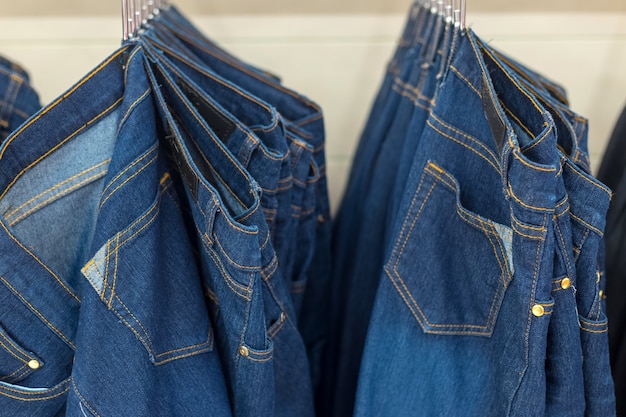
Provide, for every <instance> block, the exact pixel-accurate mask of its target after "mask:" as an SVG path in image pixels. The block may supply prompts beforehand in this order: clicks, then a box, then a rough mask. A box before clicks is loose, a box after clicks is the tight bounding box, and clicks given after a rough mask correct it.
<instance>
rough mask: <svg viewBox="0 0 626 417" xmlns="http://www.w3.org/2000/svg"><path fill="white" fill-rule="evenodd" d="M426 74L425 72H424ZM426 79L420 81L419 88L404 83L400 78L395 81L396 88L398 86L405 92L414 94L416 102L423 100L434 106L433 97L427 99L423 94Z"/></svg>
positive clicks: (421, 78) (422, 78)
mask: <svg viewBox="0 0 626 417" xmlns="http://www.w3.org/2000/svg"><path fill="white" fill-rule="evenodd" d="M422 72H424V71H422ZM425 80H426V77H420V80H419V85H417V86H415V87H414V86H412V85H410V84H407V83H405V82H404V81H402V80H401V79H400V78H399V77H396V78H395V79H394V83H395V84H394V85H393V86H394V87H395V86H396V85H397V86H398V87H399V88H401V89H402V90H403V91H407V92H411V93H413V95H414V96H415V100H422V101H424V102H426V104H429V105H432V104H433V98H432V97H427V96H425V95H424V94H423V87H424V83H425Z"/></svg>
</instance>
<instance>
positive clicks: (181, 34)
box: [154, 21, 331, 385]
mask: <svg viewBox="0 0 626 417" xmlns="http://www.w3.org/2000/svg"><path fill="white" fill-rule="evenodd" d="M154 25H155V27H158V28H159V30H162V31H166V30H167V28H168V25H169V27H170V31H171V34H172V35H174V36H175V37H176V38H177V39H179V40H180V42H182V43H183V44H184V46H185V48H186V50H187V51H188V52H189V51H190V52H191V54H193V56H195V57H196V59H198V60H199V61H200V62H203V63H204V64H205V65H207V66H208V68H210V69H211V70H212V71H214V72H215V73H217V74H219V75H220V76H222V77H224V78H226V79H228V80H229V81H231V82H232V83H233V84H236V85H237V86H239V87H240V88H241V89H243V90H245V91H247V92H248V93H250V94H253V95H254V96H256V97H258V98H260V99H262V100H264V101H266V102H267V103H269V104H271V105H273V106H275V107H276V109H277V110H278V112H279V113H280V114H281V115H282V116H283V117H284V118H285V128H286V130H287V131H288V132H289V133H291V134H292V135H294V136H295V137H297V138H299V139H301V140H302V141H304V142H306V143H308V145H310V146H311V148H312V151H313V158H312V161H313V162H314V163H313V164H311V171H310V174H309V175H307V178H309V179H308V180H307V184H308V186H310V187H313V189H314V194H315V212H314V213H311V216H312V217H314V218H315V219H316V221H315V222H316V226H315V246H314V249H313V255H311V256H309V255H308V254H307V252H304V253H301V252H300V250H299V248H298V250H297V253H296V254H295V255H294V256H296V259H299V261H297V260H294V262H295V264H294V265H296V266H299V267H300V268H303V269H304V268H307V269H308V270H301V271H295V272H294V273H293V274H291V275H292V276H293V277H296V280H295V281H294V283H293V284H294V285H293V286H292V289H293V290H294V292H295V293H296V294H295V295H294V298H296V299H301V301H298V300H297V302H298V303H300V302H301V303H302V307H301V311H300V312H299V314H298V319H299V320H298V321H299V328H300V331H301V333H302V336H303V338H304V341H305V344H306V346H307V350H308V351H309V357H310V361H311V370H312V373H313V375H314V376H313V379H314V385H317V384H318V377H317V375H318V373H319V371H318V370H319V367H320V365H319V363H320V356H321V352H322V349H323V347H324V344H325V341H326V335H327V332H328V330H327V327H328V325H329V323H330V320H331V318H330V309H324V310H323V311H322V312H320V309H319V306H320V305H325V304H326V303H327V294H328V292H329V287H330V264H331V257H330V253H331V250H330V238H331V229H330V227H331V224H330V207H329V201H328V190H327V179H326V160H325V159H326V158H325V144H324V142H325V136H324V122H323V116H322V112H321V109H320V107H319V106H318V105H317V104H315V103H314V102H312V101H311V100H309V99H308V98H306V97H304V96H302V95H300V94H298V93H296V92H294V91H292V90H289V89H287V88H285V87H283V86H282V85H280V84H278V83H277V82H276V80H275V79H273V78H272V77H267V76H265V75H263V74H260V73H259V72H258V71H255V70H251V69H250V68H249V67H248V66H247V65H243V64H242V63H241V62H239V61H237V60H234V59H230V58H227V57H225V56H224V54H222V53H220V52H219V51H216V50H215V48H214V47H213V46H212V45H211V44H210V43H208V42H207V40H206V38H204V37H203V36H201V35H200V34H199V33H196V32H194V31H189V30H187V31H180V30H172V29H173V28H175V27H177V26H176V25H171V22H166V21H163V22H160V23H159V22H155V23H154ZM186 53H187V52H186ZM289 137H290V135H287V138H288V139H289ZM311 178H316V179H315V180H311ZM295 180H297V179H295ZM285 200H286V201H289V198H287V199H285ZM283 207H284V206H283ZM294 211H295V212H296V213H297V211H298V210H294ZM292 214H293V213H289V216H288V217H286V218H287V220H285V221H288V222H295V224H296V226H297V227H299V228H302V231H301V233H302V234H303V235H308V234H309V232H308V230H309V228H310V225H311V224H312V221H310V220H305V221H295V220H291V219H290V218H291V217H292ZM281 215H282V216H283V219H284V218H285V213H283V214H281ZM296 216H297V215H296ZM301 220H302V219H301ZM286 229H287V230H290V226H287V227H286ZM299 233H300V232H299ZM276 241H277V242H278V241H282V242H286V241H287V240H284V239H280V238H279V237H277V238H276ZM305 250H306V249H305ZM277 251H278V252H279V253H282V252H284V250H281V249H280V247H278V244H277ZM309 258H310V262H309V261H308V259H309ZM288 265H289V263H288ZM303 287H305V288H306V290H305V292H304V294H300V293H301V292H302V288H303Z"/></svg>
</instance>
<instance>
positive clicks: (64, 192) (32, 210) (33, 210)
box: [7, 171, 106, 227]
mask: <svg viewBox="0 0 626 417" xmlns="http://www.w3.org/2000/svg"><path fill="white" fill-rule="evenodd" d="M105 175H106V171H102V172H99V173H97V174H95V175H92V176H91V177H88V178H85V179H83V180H82V181H81V182H79V183H76V184H74V185H72V186H71V187H68V188H65V189H63V190H62V191H61V192H60V193H58V194H56V195H53V196H50V197H49V198H48V199H46V200H44V201H42V202H40V203H38V204H37V205H36V206H34V207H31V208H30V209H29V210H27V211H25V212H24V213H22V214H20V215H19V216H18V217H16V218H15V219H13V220H11V222H10V223H9V226H11V227H13V226H15V225H16V224H18V223H19V222H21V221H22V220H24V219H26V218H27V217H28V216H30V215H31V214H33V213H36V212H37V211H38V210H40V209H41V208H43V207H45V206H47V205H48V204H50V203H52V202H54V201H57V200H59V199H60V198H63V197H65V196H66V195H68V194H70V193H72V192H74V191H76V190H78V189H80V188H82V187H83V186H84V185H87V184H90V183H92V182H94V181H96V180H98V179H100V178H102V177H104V176H105ZM57 185H59V184H57ZM48 191H50V190H46V192H48ZM7 220H8V219H7Z"/></svg>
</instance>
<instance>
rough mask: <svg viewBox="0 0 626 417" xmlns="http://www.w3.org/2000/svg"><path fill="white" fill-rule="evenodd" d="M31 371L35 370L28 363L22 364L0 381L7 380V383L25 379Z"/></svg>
mask: <svg viewBox="0 0 626 417" xmlns="http://www.w3.org/2000/svg"><path fill="white" fill-rule="evenodd" d="M31 372H33V370H32V369H30V367H29V366H28V364H24V365H22V366H20V367H19V368H17V370H15V371H14V372H12V373H11V374H10V375H7V376H5V377H3V378H1V379H0V381H3V382H6V383H7V384H11V383H14V382H17V381H20V380H22V379H24V378H25V377H26V375H28V374H29V373H31Z"/></svg>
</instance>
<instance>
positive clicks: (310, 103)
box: [178, 33, 320, 111]
mask: <svg viewBox="0 0 626 417" xmlns="http://www.w3.org/2000/svg"><path fill="white" fill-rule="evenodd" d="M178 36H180V37H181V38H183V39H185V40H186V41H188V42H189V43H190V44H192V45H194V46H196V47H197V48H198V49H200V50H202V51H203V52H205V53H207V54H209V55H212V56H213V57H215V58H217V59H219V60H220V61H222V62H226V60H225V59H224V57H222V56H220V55H218V54H216V53H215V52H213V51H211V50H209V49H208V48H205V47H204V46H203V45H201V44H200V43H198V42H196V41H195V40H194V39H192V38H191V37H189V36H187V35H186V34H183V33H179V34H178ZM227 61H228V64H230V65H232V66H233V67H235V68H237V69H239V70H240V71H242V72H244V73H246V74H248V75H249V76H251V77H253V78H256V79H257V80H258V81H260V82H262V83H264V84H266V85H268V86H270V87H272V88H274V89H276V90H279V91H281V92H283V93H285V94H287V95H290V96H291V97H293V98H295V99H296V100H297V101H299V102H300V103H302V104H304V105H306V106H307V107H311V108H313V109H316V110H318V111H319V110H320V109H319V106H317V105H316V104H315V103H312V102H310V101H308V100H307V102H306V103H305V102H304V101H303V100H302V97H301V96H299V95H297V94H296V93H294V92H293V91H290V90H288V89H286V88H284V87H283V86H282V85H280V84H276V83H274V82H272V81H270V80H267V79H265V78H264V77H261V76H260V75H257V74H255V73H254V72H253V71H251V70H249V69H248V68H246V67H244V66H242V65H241V64H240V63H239V62H237V61H235V60H233V59H228V60H227Z"/></svg>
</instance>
